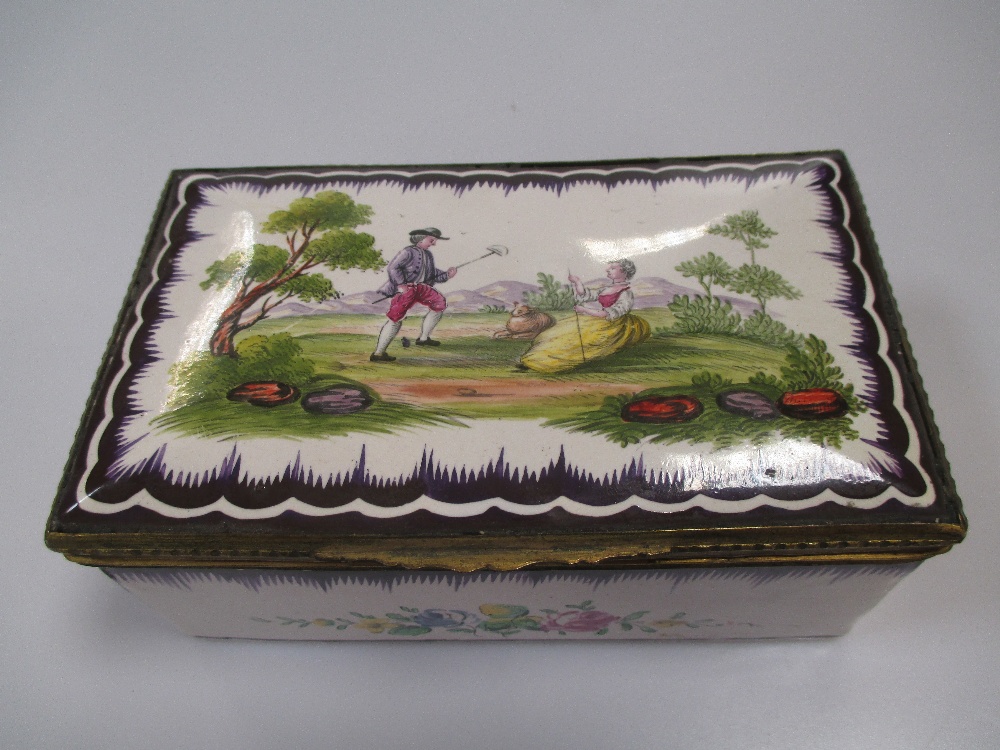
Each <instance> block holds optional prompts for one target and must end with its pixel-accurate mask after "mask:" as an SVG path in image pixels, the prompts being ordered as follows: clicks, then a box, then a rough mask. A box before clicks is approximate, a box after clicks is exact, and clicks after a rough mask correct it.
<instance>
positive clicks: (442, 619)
mask: <svg viewBox="0 0 1000 750" xmlns="http://www.w3.org/2000/svg"><path fill="white" fill-rule="evenodd" d="M478 621H479V618H478V617H476V616H475V615H473V614H470V613H469V612H463V611H462V610H460V609H425V610H424V611H423V612H421V613H420V614H419V615H413V622H415V623H417V624H418V625H423V626H424V627H425V628H460V627H462V626H463V625H465V626H474V625H475V624H476V623H477V622H478Z"/></svg>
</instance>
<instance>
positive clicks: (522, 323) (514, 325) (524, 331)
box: [493, 302, 556, 341]
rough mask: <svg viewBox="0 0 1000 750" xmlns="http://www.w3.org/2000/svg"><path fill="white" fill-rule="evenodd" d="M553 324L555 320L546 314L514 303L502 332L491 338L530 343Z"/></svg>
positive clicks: (520, 303) (519, 303)
mask: <svg viewBox="0 0 1000 750" xmlns="http://www.w3.org/2000/svg"><path fill="white" fill-rule="evenodd" d="M555 324H556V321H555V318H553V317H552V316H551V315H549V314H548V313H543V312H542V311H541V310H537V309H535V308H534V307H528V306H527V305H525V304H524V303H522V302H516V303H514V309H513V310H512V311H511V313H510V320H508V321H507V327H506V328H505V329H504V330H503V331H497V332H496V333H494V334H493V338H495V339H522V340H525V341H530V340H531V339H533V338H535V336H537V335H538V334H540V333H541V332H542V331H544V330H545V329H546V328H551V327H552V326H554V325H555Z"/></svg>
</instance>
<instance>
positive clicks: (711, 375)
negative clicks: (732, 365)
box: [691, 370, 733, 393]
mask: <svg viewBox="0 0 1000 750" xmlns="http://www.w3.org/2000/svg"><path fill="white" fill-rule="evenodd" d="M732 384H733V381H732V380H730V379H729V378H724V377H722V376H721V375H719V373H717V372H708V371H707V370H706V371H705V372H699V373H698V374H697V375H694V376H692V377H691V385H693V386H694V387H695V388H704V389H706V390H709V391H712V392H713V393H714V392H716V391H720V390H722V389H723V388H726V387H728V386H730V385H732Z"/></svg>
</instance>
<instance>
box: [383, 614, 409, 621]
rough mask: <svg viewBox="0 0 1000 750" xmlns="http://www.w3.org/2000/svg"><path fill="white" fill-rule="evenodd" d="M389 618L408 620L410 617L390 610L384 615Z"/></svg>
mask: <svg viewBox="0 0 1000 750" xmlns="http://www.w3.org/2000/svg"><path fill="white" fill-rule="evenodd" d="M386 617H388V618H389V619H390V620H402V621H403V622H409V621H410V618H409V617H407V616H406V615H397V614H396V613H395V612H390V613H388V614H387V615H386Z"/></svg>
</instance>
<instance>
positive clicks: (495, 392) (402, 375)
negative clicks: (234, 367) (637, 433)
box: [157, 309, 785, 440]
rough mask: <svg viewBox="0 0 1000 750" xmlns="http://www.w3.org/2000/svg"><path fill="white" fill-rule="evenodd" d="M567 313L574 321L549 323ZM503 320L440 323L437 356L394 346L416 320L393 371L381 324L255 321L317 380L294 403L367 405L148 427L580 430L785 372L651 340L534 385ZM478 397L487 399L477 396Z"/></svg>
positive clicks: (775, 353) (744, 346) (374, 320)
mask: <svg viewBox="0 0 1000 750" xmlns="http://www.w3.org/2000/svg"><path fill="white" fill-rule="evenodd" d="M567 314H568V315H572V314H573V313H561V314H559V315H560V316H564V315H567ZM640 314H641V315H642V316H643V317H644V318H646V319H647V320H648V321H649V323H650V325H651V326H653V327H654V328H656V327H665V326H669V325H670V323H671V320H672V318H671V315H670V313H669V311H667V310H665V309H653V310H642V311H640ZM505 321H506V317H505V316H503V315H497V314H493V313H466V314H446V315H445V316H444V318H443V319H442V321H441V323H440V324H439V326H438V327H437V329H436V330H435V333H434V338H435V339H439V340H441V341H442V342H443V345H442V346H441V347H437V348H425V347H417V346H410V347H409V348H404V347H403V346H402V344H401V341H402V337H404V336H406V337H409V338H410V339H411V341H412V340H414V339H415V338H416V337H417V335H418V333H419V325H420V319H419V317H417V318H416V319H414V320H407V321H405V322H404V326H403V330H402V331H401V333H400V335H399V336H398V337H397V339H396V341H395V342H394V343H393V345H392V347H391V348H390V350H389V353H390V354H392V355H393V356H395V357H397V360H396V361H395V362H393V363H373V362H370V361H369V359H368V357H369V355H370V354H371V352H372V350H373V348H374V345H375V340H376V336H377V334H378V331H379V329H380V328H381V326H382V324H383V323H384V322H385V318H384V317H383V316H380V315H314V316H307V317H289V318H279V319H277V320H266V321H262V322H261V323H259V324H257V325H255V326H254V327H253V328H252V329H251V330H250V331H249V332H247V334H246V335H265V336H271V335H274V334H276V333H289V334H290V335H292V336H293V337H294V338H295V341H296V342H297V343H298V344H299V345H300V346H301V348H302V355H301V356H302V357H304V358H306V359H309V360H311V361H312V362H313V364H314V366H315V377H314V378H313V380H312V381H310V382H308V383H302V384H299V386H300V388H301V389H302V391H303V393H308V392H310V391H315V390H320V389H322V388H326V387H330V386H331V385H336V384H353V385H359V386H361V387H363V388H365V389H367V390H368V391H369V392H370V393H371V394H372V396H373V398H374V403H373V405H372V406H371V407H370V408H368V409H367V410H365V411H363V412H359V413H357V414H352V415H344V416H331V415H316V414H310V413H308V412H306V411H304V410H303V409H302V407H301V405H300V404H299V403H298V402H295V403H292V404H286V405H284V406H279V407H274V408H270V409H264V408H260V407H254V406H250V405H248V404H245V403H234V402H230V401H227V400H225V399H224V398H215V399H210V400H205V401H202V402H199V403H193V404H189V405H187V406H183V407H181V408H178V409H175V410H173V411H171V412H168V413H166V414H164V415H162V416H161V417H159V418H158V419H157V424H158V425H159V426H160V427H162V428H165V429H169V430H175V431H180V432H183V433H185V434H192V435H202V436H205V437H213V438H218V439H235V438H237V437H240V436H244V435H246V436H268V435H273V436H282V437H293V438H311V437H323V436H327V435H345V434H349V433H352V432H364V433H387V432H396V431H399V430H404V429H415V428H419V427H422V426H427V425H431V424H439V423H451V424H456V423H467V422H469V421H471V420H475V419H480V418H503V419H546V420H552V421H553V423H556V422H558V423H560V424H564V425H566V426H571V425H572V426H574V427H575V428H577V429H581V428H582V425H583V423H582V422H580V421H579V418H580V417H581V415H584V414H594V413H597V412H600V410H601V408H602V404H605V400H606V399H607V398H609V397H624V396H627V395H630V394H633V393H636V392H639V391H644V390H649V389H668V390H669V389H675V388H681V389H683V388H688V390H690V384H691V379H692V377H693V376H695V375H697V374H698V373H702V372H706V371H707V372H711V373H715V374H717V375H719V376H721V377H722V378H725V379H727V380H730V381H732V382H733V383H746V382H747V381H748V380H749V378H750V377H751V376H752V375H754V374H755V373H758V372H764V373H767V374H774V375H778V374H780V372H781V366H782V365H783V364H784V363H785V351H784V350H783V349H782V348H780V347H774V346H768V345H765V344H760V343H755V342H751V341H747V340H744V339H740V338H736V337H731V336H710V335H677V336H671V335H658V336H654V337H652V338H650V339H649V340H647V341H646V342H644V343H643V344H641V345H639V346H636V347H633V348H631V349H627V350H624V351H621V352H618V353H616V354H614V355H612V356H611V357H608V358H606V359H601V360H595V361H591V362H587V363H585V364H583V365H582V366H580V367H578V368H576V369H574V370H572V371H570V372H564V373H558V374H552V375H542V374H539V373H535V372H524V371H519V370H518V369H516V365H517V363H518V361H519V358H520V356H521V355H522V354H523V353H524V352H525V351H527V349H528V348H529V346H530V342H527V341H512V340H509V339H493V338H491V334H492V332H494V331H497V330H501V329H502V327H503V324H504V322H505ZM428 384H429V385H430V386H434V387H436V388H437V390H436V394H437V395H436V396H435V397H434V398H430V397H426V396H425V395H423V394H418V395H413V393H412V389H413V388H414V387H425V386H428ZM471 385H475V386H479V388H472V387H470V386H471ZM407 388H409V389H410V390H406V389H407ZM484 388H485V389H489V390H490V391H491V392H490V393H488V394H484V393H482V392H481V389H484ZM400 389H403V391H402V392H405V393H406V394H407V395H406V396H404V397H394V396H393V395H391V394H393V393H400V392H401V390H400ZM442 394H443V395H442ZM712 408H713V409H714V401H713V404H712ZM707 411H710V410H707ZM703 416H704V415H703ZM709 416H710V419H707V420H706V423H707V422H712V424H713V425H715V421H716V420H715V417H712V416H711V415H709ZM725 416H726V417H729V416H731V415H725ZM699 419H702V418H699ZM574 420H577V421H574ZM619 421H620V420H619ZM732 427H734V425H731V424H729V421H728V420H725V419H724V420H723V423H719V424H718V425H715V427H709V425H708V424H706V429H709V430H710V431H712V432H716V431H718V430H720V429H727V430H728V429H730V428H732ZM629 429H633V428H632V427H629ZM737 432H739V430H737ZM602 434H604V433H602ZM607 436H608V437H609V439H615V440H618V439H619V438H618V437H616V436H613V435H610V434H609V435H607ZM645 436H648V435H645Z"/></svg>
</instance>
